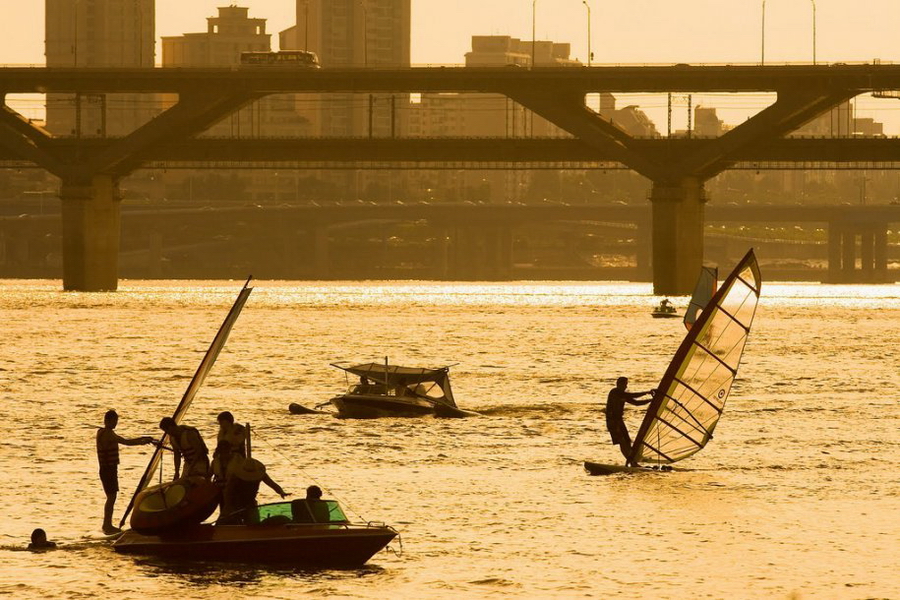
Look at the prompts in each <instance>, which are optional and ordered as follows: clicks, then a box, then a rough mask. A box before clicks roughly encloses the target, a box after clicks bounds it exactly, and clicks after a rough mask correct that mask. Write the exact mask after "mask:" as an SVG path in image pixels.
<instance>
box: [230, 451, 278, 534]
mask: <svg viewBox="0 0 900 600" xmlns="http://www.w3.org/2000/svg"><path fill="white" fill-rule="evenodd" d="M225 481H226V483H225V489H224V490H223V491H222V506H221V508H220V510H219V522H220V523H229V524H235V523H243V522H244V520H245V518H246V513H247V511H248V509H252V508H255V507H256V496H257V494H259V484H260V483H265V484H266V485H267V486H269V487H270V488H272V490H274V491H275V493H276V494H278V495H279V496H281V497H282V498H284V497H286V496H288V495H289V494H288V493H287V492H285V491H284V490H283V489H282V487H281V486H280V485H278V484H277V483H275V481H273V480H272V478H271V477H269V475H268V474H267V473H266V466H265V465H264V464H262V463H261V462H259V461H258V460H256V459H255V458H243V457H241V458H235V459H232V461H231V462H230V463H229V464H228V470H227V474H226V476H225Z"/></svg>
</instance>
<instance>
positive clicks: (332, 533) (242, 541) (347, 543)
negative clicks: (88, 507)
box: [113, 499, 397, 568]
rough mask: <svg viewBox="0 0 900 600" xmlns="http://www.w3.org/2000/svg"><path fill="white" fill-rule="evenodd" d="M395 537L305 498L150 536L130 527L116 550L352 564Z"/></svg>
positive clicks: (191, 557)
mask: <svg viewBox="0 0 900 600" xmlns="http://www.w3.org/2000/svg"><path fill="white" fill-rule="evenodd" d="M396 535H397V532H396V530H394V529H393V528H391V527H388V526H386V525H384V524H376V523H365V524H354V523H350V522H349V521H348V519H347V517H346V516H345V515H344V512H343V511H342V510H341V508H340V506H339V505H338V503H337V502H336V501H334V500H303V499H301V500H293V501H291V502H278V503H273V504H264V505H261V506H259V507H256V508H255V509H253V510H252V512H251V516H250V517H249V518H248V522H247V523H244V524H237V525H222V524H217V523H207V524H198V525H192V526H188V527H181V528H175V529H172V530H170V531H169V532H163V533H157V534H151V535H147V534H142V533H138V532H137V531H135V530H133V529H131V530H128V531H126V532H124V533H123V534H122V535H121V536H120V537H119V539H118V540H116V542H115V544H114V545H113V548H114V549H115V550H116V551H117V552H120V553H122V554H134V555H142V556H156V557H160V558H165V559H177V560H204V561H210V560H212V561H227V562H242V563H251V564H265V565H290V566H296V567H329V568H330V567H345V568H347V567H359V566H362V565H363V564H365V563H366V562H367V561H368V560H369V559H370V558H372V556H374V555H375V554H376V553H377V552H379V551H380V550H382V549H383V548H384V547H386V546H387V545H388V544H389V543H390V542H391V540H393V539H394V537H396Z"/></svg>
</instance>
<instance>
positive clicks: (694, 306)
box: [684, 267, 719, 331]
mask: <svg viewBox="0 0 900 600" xmlns="http://www.w3.org/2000/svg"><path fill="white" fill-rule="evenodd" d="M718 278H719V269H718V268H717V267H701V268H700V276H699V277H698V278H697V285H695V286H694V293H693V294H692V295H691V302H690V303H689V304H688V307H687V310H686V311H684V327H685V329H687V330H688V331H690V330H691V327H692V326H693V325H694V323H695V322H696V321H697V317H699V316H700V313H701V312H702V311H703V307H705V306H706V305H707V304H709V301H710V300H711V299H712V297H713V294H714V293H716V281H717V280H718Z"/></svg>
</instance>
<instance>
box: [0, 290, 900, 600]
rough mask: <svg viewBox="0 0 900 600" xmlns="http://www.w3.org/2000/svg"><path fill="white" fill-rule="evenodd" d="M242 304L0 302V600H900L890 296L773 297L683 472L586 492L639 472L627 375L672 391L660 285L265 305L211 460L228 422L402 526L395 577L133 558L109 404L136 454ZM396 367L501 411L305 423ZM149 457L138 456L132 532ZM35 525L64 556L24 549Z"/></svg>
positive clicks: (140, 298)
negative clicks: (605, 410) (115, 485)
mask: <svg viewBox="0 0 900 600" xmlns="http://www.w3.org/2000/svg"><path fill="white" fill-rule="evenodd" d="M763 276H765V274H763ZM239 288H240V282H203V281H198V282H141V281H127V282H123V284H122V286H121V291H119V292H118V293H115V294H80V293H63V292H60V291H59V284H58V282H50V281H29V282H23V281H4V282H0V318H2V322H3V324H4V335H3V340H4V342H3V361H2V363H0V381H2V386H0V393H2V402H0V434H2V440H3V443H2V445H0V476H2V481H3V482H4V485H2V486H0V506H2V507H3V512H2V516H0V523H2V525H3V527H2V530H0V536H2V537H0V595H7V596H10V597H15V598H20V597H21V598H30V597H41V598H87V597H94V596H97V597H113V596H115V597H119V598H134V597H144V598H172V597H190V598H218V597H259V598H294V597H297V596H300V595H303V594H309V595H320V596H324V595H329V594H330V595H335V596H342V597H362V598H387V597H391V598H401V597H416V598H441V597H486V596H490V597H498V598H499V597H529V598H534V597H595V598H606V597H623V598H637V597H654V598H685V597H710V598H735V597H739V598H898V597H900V577H898V575H897V572H898V571H897V567H898V562H897V557H898V556H900V541H898V540H900V519H898V516H900V477H898V470H897V463H898V462H900V405H898V400H897V396H898V394H897V392H898V389H900V373H898V366H900V350H898V345H897V340H898V338H900V286H826V285H791V284H764V286H763V299H762V302H761V303H760V307H759V311H758V314H757V320H756V323H755V325H754V330H753V332H752V334H751V338H750V341H749V343H748V345H747V349H746V353H745V357H744V364H743V366H742V369H741V373H740V379H739V381H738V382H737V384H736V385H735V387H734V390H733V393H732V395H731V398H730V399H729V401H728V405H727V407H726V412H725V415H724V417H723V419H722V421H721V423H720V424H719V427H718V429H717V430H716V439H715V440H713V441H712V442H711V444H710V445H709V446H708V447H707V448H706V449H705V450H704V451H703V452H701V453H699V454H697V455H696V456H694V457H692V458H691V459H689V460H687V461H685V462H684V463H682V464H683V466H684V467H686V468H688V469H689V470H688V471H686V472H678V473H673V474H651V475H646V476H614V477H608V478H592V477H588V476H586V475H585V474H584V472H583V471H582V468H581V462H582V461H583V460H584V459H591V460H596V461H601V462H611V461H615V462H618V461H620V460H621V458H620V457H619V456H618V450H617V448H616V447H614V446H611V445H609V444H608V437H607V435H606V432H605V429H604V424H603V416H602V413H601V411H600V408H601V406H602V404H603V402H604V401H605V397H606V392H607V391H608V389H609V388H610V387H611V386H612V385H613V382H614V380H615V378H616V377H617V376H619V375H627V376H629V377H630V378H631V382H632V383H631V388H632V389H637V390H640V389H647V388H650V387H654V386H655V385H656V384H657V382H658V380H659V378H660V377H661V375H662V373H663V371H664V370H665V368H666V366H667V364H668V361H669V360H670V358H671V356H672V354H673V352H674V351H675V349H676V347H677V346H678V344H679V342H680V341H681V339H682V337H683V335H684V330H683V327H682V326H681V324H680V322H679V321H676V320H663V321H658V320H654V319H651V318H650V315H649V312H650V308H651V306H653V304H654V303H655V302H656V301H657V299H656V298H654V297H652V295H651V292H650V288H649V286H648V285H638V284H615V283H600V284H580V283H579V284H567V283H522V284H518V283H504V284H447V283H418V282H417V283H377V282H370V283H344V284H341V283H335V284H332V283H327V284H325V283H300V282H257V283H256V289H255V291H254V292H253V294H252V295H251V297H250V300H249V302H248V304H247V306H246V308H245V309H244V312H243V314H242V316H241V318H240V320H239V321H238V323H237V325H236V326H235V329H234V331H233V333H232V337H231V339H230V340H229V342H228V345H227V346H226V348H225V351H224V352H223V354H222V355H221V357H220V359H219V361H218V363H217V364H216V366H215V368H214V369H213V372H212V374H211V375H210V377H209V379H208V380H207V384H206V386H205V387H204V388H203V389H202V390H201V392H200V394H199V396H198V398H197V399H196V401H195V403H194V405H193V407H192V409H191V410H190V412H189V413H188V416H187V419H186V422H188V423H190V424H192V425H195V426H197V427H199V428H200V429H201V431H203V432H204V433H205V434H206V438H207V440H210V439H212V438H213V436H214V433H215V415H216V414H217V413H218V412H219V411H221V410H225V409H228V410H231V411H232V412H233V413H235V415H236V416H237V418H238V420H239V421H242V422H244V421H246V422H250V423H251V424H252V425H253V427H254V432H255V437H254V453H255V455H256V456H258V457H260V458H261V459H263V461H264V462H265V463H266V464H267V465H268V467H269V472H270V474H272V475H273V478H274V479H276V481H278V482H279V483H281V484H282V485H283V486H284V487H285V488H286V489H287V490H288V491H291V492H294V493H296V494H302V493H303V490H304V488H305V487H306V486H307V485H309V484H311V483H314V482H317V483H319V484H320V485H321V486H322V487H323V488H325V489H326V495H328V496H332V497H336V498H338V499H340V500H342V501H343V503H344V505H345V509H347V511H348V513H350V514H353V515H362V518H364V519H365V520H372V521H384V522H387V523H389V524H391V525H393V526H395V527H396V528H397V529H399V530H400V531H401V533H402V540H403V553H402V555H401V556H397V555H395V554H392V553H389V552H382V553H380V554H378V555H376V556H375V557H374V558H373V559H372V560H371V561H370V562H369V564H368V565H367V566H366V567H365V568H362V569H358V570H350V571H334V570H326V571H312V572H308V571H292V570H284V569H267V568H257V567H254V566H228V565H221V564H199V565H198V564H194V565H191V564H173V563H166V562H162V561H158V560H152V559H135V558H132V557H125V556H119V555H117V554H116V553H115V552H113V550H112V549H111V548H110V546H109V545H108V543H106V542H104V541H102V540H101V539H100V532H99V527H100V524H101V513H102V504H103V498H104V497H103V493H102V490H101V488H100V483H99V480H98V478H97V474H96V471H97V468H96V455H95V452H94V448H93V444H94V431H95V428H96V427H98V426H99V424H100V423H101V421H102V416H103V413H104V412H105V411H106V410H107V409H108V408H115V409H117V410H118V411H119V414H120V416H121V419H120V424H119V428H118V431H119V432H120V433H121V434H122V435H125V436H126V437H128V436H137V435H144V434H155V433H158V432H157V431H156V430H155V424H156V423H158V421H159V419H160V418H161V417H162V416H165V415H166V414H169V413H171V411H172V409H173V408H174V406H175V405H176V403H177V401H178V400H179V399H180V397H181V394H182V393H183V391H184V388H185V386H186V384H187V382H188V380H189V378H190V377H191V375H192V374H193V372H194V370H195V369H196V366H197V364H198V362H199V360H200V358H201V356H202V353H203V352H204V351H205V349H206V347H207V346H208V344H209V342H210V340H211V339H212V337H213V335H214V334H215V331H216V329H217V327H218V326H219V324H220V323H221V321H222V319H223V318H224V316H225V314H226V312H227V310H228V307H229V306H230V305H231V303H232V301H233V299H234V297H235V296H236V294H237V291H238V289H239ZM685 304H686V299H678V300H676V305H678V306H679V308H683V306H684V305H685ZM384 356H389V357H390V360H391V362H396V363H398V364H409V365H415V366H441V365H446V364H456V363H458V365H456V366H454V367H453V369H452V370H451V375H452V378H453V386H454V393H455V395H456V398H457V400H458V402H459V404H460V405H461V406H462V407H464V408H468V409H473V410H477V411H481V412H483V413H485V416H483V417H479V418H471V419H463V420H448V421H443V420H435V419H431V418H425V419H411V420H396V419H381V420H371V421H352V420H338V419H335V418H332V417H330V416H323V415H313V416H294V415H291V414H289V413H288V411H287V406H288V404H290V403H291V402H299V403H301V404H304V405H307V406H312V405H315V404H317V403H320V402H324V401H325V400H327V399H328V398H329V397H330V396H332V395H334V394H335V393H337V392H339V391H341V390H342V389H344V388H345V386H346V385H347V382H346V381H345V378H344V376H343V374H342V373H341V372H340V371H337V370H336V369H333V368H330V367H329V366H328V364H329V363H331V362H335V361H342V360H349V361H359V362H364V361H365V362H368V361H370V360H383V357H384ZM640 410H641V409H633V410H632V412H631V413H630V414H629V419H630V425H631V427H632V428H635V427H637V425H638V423H639V420H640V416H641V415H640V412H639V411H640ZM148 448H149V447H147V446H139V447H125V448H123V449H122V453H121V454H122V465H121V466H120V481H121V485H122V493H121V494H120V498H119V502H118V505H117V515H118V514H121V511H122V509H123V508H124V506H125V504H126V502H127V499H128V496H129V493H128V491H129V490H130V488H131V487H133V486H134V485H136V482H137V479H138V477H139V475H140V472H141V471H142V469H143V467H144V464H145V461H146V460H147V458H148V456H149V450H148ZM166 468H170V467H169V465H168V464H167V465H166ZM267 494H268V495H267ZM261 496H262V497H261V501H271V500H274V499H275V498H274V497H272V496H271V492H268V491H267V490H266V491H264V492H262V493H261ZM34 527H43V528H44V529H46V530H47V531H48V533H49V535H50V538H51V539H55V540H56V541H57V542H59V543H60V545H61V547H62V548H61V549H60V550H57V551H55V552H49V553H44V554H31V553H28V552H23V551H21V550H20V549H21V548H22V547H24V545H25V544H26V543H27V538H28V536H29V534H30V532H31V530H32V529H33V528H34ZM393 546H394V547H395V548H397V549H399V545H398V544H396V543H395V544H393Z"/></svg>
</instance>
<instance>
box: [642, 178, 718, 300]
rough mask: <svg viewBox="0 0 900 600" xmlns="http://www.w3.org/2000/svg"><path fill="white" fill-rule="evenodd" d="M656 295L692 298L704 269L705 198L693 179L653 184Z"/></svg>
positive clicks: (654, 288) (696, 181)
mask: <svg viewBox="0 0 900 600" xmlns="http://www.w3.org/2000/svg"><path fill="white" fill-rule="evenodd" d="M650 202H651V203H652V205H653V212H652V214H653V223H652V227H653V234H652V238H653V293H654V294H657V295H660V296H680V295H689V294H690V293H691V292H692V290H693V289H694V284H695V283H696V281H697V274H698V273H699V272H700V267H701V266H702V265H703V225H704V218H703V214H704V207H705V204H706V194H705V192H704V189H703V182H702V181H701V180H699V179H697V178H694V177H685V178H682V179H680V180H677V181H665V182H659V181H657V182H654V183H653V189H652V190H651V192H650Z"/></svg>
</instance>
